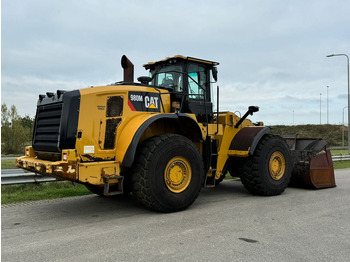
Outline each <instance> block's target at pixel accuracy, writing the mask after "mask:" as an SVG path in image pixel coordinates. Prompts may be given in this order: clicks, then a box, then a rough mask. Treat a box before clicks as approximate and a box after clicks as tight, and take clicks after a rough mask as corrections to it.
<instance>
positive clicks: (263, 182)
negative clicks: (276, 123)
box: [239, 135, 292, 196]
mask: <svg viewBox="0 0 350 262" xmlns="http://www.w3.org/2000/svg"><path fill="white" fill-rule="evenodd" d="M239 171H240V172H239V173H240V177H241V181H242V184H243V185H244V187H245V188H246V189H247V190H248V191H249V192H251V193H252V194H255V195H263V196H273V195H279V194H281V193H282V192H283V191H284V190H285V189H286V187H287V186H288V184H289V181H290V178H291V176H292V159H291V153H290V150H289V148H288V145H287V143H286V142H285V141H284V140H283V138H281V137H279V136H272V135H265V136H264V137H263V138H262V139H261V140H260V142H259V144H258V146H257V148H256V149H255V152H254V154H253V155H252V156H250V157H248V158H244V159H242V160H241V162H240V164H239Z"/></svg>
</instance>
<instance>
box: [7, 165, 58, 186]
mask: <svg viewBox="0 0 350 262" xmlns="http://www.w3.org/2000/svg"><path fill="white" fill-rule="evenodd" d="M59 180H60V179H57V178H54V177H49V176H43V175H40V174H36V173H25V172H24V170H21V169H2V170H1V185H14V184H27V183H42V182H53V181H59Z"/></svg>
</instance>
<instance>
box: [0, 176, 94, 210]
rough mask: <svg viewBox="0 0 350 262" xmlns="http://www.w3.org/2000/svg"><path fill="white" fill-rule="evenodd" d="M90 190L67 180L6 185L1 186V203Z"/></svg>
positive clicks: (53, 196)
mask: <svg viewBox="0 0 350 262" xmlns="http://www.w3.org/2000/svg"><path fill="white" fill-rule="evenodd" d="M88 194H91V192H90V191H89V190H88V189H86V188H85V186H83V185H80V184H73V183H71V182H68V181H58V182H46V183H40V184H20V185H7V186H2V187H1V204H13V203H18V202H23V201H32V200H42V199H53V198H63V197H70V196H82V195H88Z"/></svg>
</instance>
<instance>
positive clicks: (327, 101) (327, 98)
mask: <svg viewBox="0 0 350 262" xmlns="http://www.w3.org/2000/svg"><path fill="white" fill-rule="evenodd" d="M328 89H329V86H327V125H328V124H329V121H328V118H329V113H328V110H329V107H328Z"/></svg>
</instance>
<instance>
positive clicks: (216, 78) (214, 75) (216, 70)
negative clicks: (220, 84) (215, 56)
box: [211, 66, 218, 82]
mask: <svg viewBox="0 0 350 262" xmlns="http://www.w3.org/2000/svg"><path fill="white" fill-rule="evenodd" d="M211 72H212V74H213V78H214V80H215V82H217V81H218V69H217V68H216V67H215V66H214V67H213V69H212V70H211Z"/></svg>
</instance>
